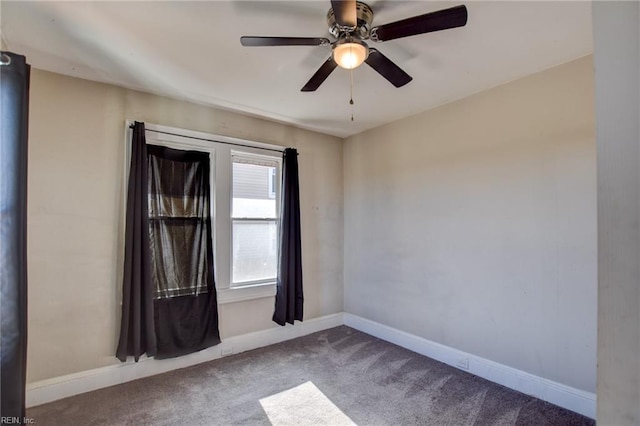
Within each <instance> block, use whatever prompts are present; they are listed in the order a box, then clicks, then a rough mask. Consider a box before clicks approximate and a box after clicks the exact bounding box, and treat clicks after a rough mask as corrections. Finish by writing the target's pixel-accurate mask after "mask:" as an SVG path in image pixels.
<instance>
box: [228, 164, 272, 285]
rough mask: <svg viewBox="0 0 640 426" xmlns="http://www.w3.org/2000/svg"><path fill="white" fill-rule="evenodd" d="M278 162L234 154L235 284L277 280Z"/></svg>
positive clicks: (233, 282)
mask: <svg viewBox="0 0 640 426" xmlns="http://www.w3.org/2000/svg"><path fill="white" fill-rule="evenodd" d="M278 166H279V165H278V163H277V162H275V161H273V160H262V159H256V158H252V157H248V156H243V155H241V154H235V155H234V156H233V168H232V173H233V201H232V214H231V217H232V222H233V229H232V234H233V247H232V259H233V268H232V285H234V286H241V285H250V284H257V283H264V282H269V281H274V280H275V278H276V273H277V262H278V247H277V239H278V226H277V214H278V204H277V203H278V201H277V197H276V193H277V192H278V180H277V177H278V175H279V173H278Z"/></svg>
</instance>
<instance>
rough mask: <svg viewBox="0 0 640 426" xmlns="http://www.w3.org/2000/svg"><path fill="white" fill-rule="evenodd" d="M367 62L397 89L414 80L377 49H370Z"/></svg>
mask: <svg viewBox="0 0 640 426" xmlns="http://www.w3.org/2000/svg"><path fill="white" fill-rule="evenodd" d="M365 62H366V63H367V65H369V66H370V67H371V68H373V69H374V70H376V71H378V73H379V74H380V75H381V76H383V77H384V78H386V79H387V80H389V82H390V83H391V84H393V85H394V86H396V87H402V86H404V85H405V84H407V83H408V82H410V81H411V80H413V78H412V77H411V76H410V75H409V74H407V73H406V72H404V71H403V70H402V69H401V68H400V67H399V66H397V65H396V64H394V63H393V62H392V61H391V59H389V58H387V57H386V56H384V55H383V54H382V53H380V52H379V51H378V50H377V49H369V57H368V58H367V59H366V60H365Z"/></svg>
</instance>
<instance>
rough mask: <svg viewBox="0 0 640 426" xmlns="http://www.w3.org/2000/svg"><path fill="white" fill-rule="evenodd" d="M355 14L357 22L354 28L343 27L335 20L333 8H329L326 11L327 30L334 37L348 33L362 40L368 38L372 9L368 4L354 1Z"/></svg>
mask: <svg viewBox="0 0 640 426" xmlns="http://www.w3.org/2000/svg"><path fill="white" fill-rule="evenodd" d="M356 16H357V20H358V23H357V24H356V28H355V29H353V28H349V27H343V26H341V25H339V24H338V23H337V22H336V17H335V14H334V13H333V9H329V12H328V13H327V25H328V26H329V32H330V33H331V34H332V35H333V36H334V37H335V38H341V36H342V35H345V34H350V35H353V36H356V37H358V38H360V39H362V40H366V39H367V38H369V31H371V23H372V22H373V10H372V9H371V7H369V5H368V4H366V3H362V2H360V1H357V2H356Z"/></svg>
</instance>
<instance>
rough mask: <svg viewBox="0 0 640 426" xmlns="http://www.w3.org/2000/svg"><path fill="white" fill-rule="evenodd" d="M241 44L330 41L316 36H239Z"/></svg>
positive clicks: (265, 44) (321, 42) (263, 44)
mask: <svg viewBox="0 0 640 426" xmlns="http://www.w3.org/2000/svg"><path fill="white" fill-rule="evenodd" d="M240 43H241V44H242V45H243V46H256V47H262V46H324V45H329V44H330V43H331V42H330V41H329V39H327V38H321V37H320V38H318V37H250V36H242V37H240Z"/></svg>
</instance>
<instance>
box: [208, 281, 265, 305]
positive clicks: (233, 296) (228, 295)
mask: <svg viewBox="0 0 640 426" xmlns="http://www.w3.org/2000/svg"><path fill="white" fill-rule="evenodd" d="M275 295H276V283H267V284H256V285H248V286H245V287H231V288H224V289H220V290H218V304H220V305H222V304H225V303H234V302H243V301H245V300H253V299H262V298H265V297H273V296H275Z"/></svg>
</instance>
